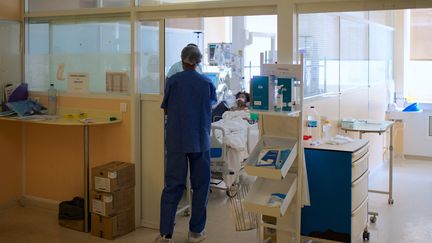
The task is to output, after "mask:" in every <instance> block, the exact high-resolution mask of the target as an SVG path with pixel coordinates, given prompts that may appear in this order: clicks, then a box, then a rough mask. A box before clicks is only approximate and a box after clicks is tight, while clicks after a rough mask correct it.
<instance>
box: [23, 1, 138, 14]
mask: <svg viewBox="0 0 432 243" xmlns="http://www.w3.org/2000/svg"><path fill="white" fill-rule="evenodd" d="M27 1H28V12H38V11H56V10H78V9H86V8H115V7H129V6H130V2H131V1H130V0H55V1H52V0H27Z"/></svg>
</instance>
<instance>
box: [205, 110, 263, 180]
mask: <svg viewBox="0 0 432 243" xmlns="http://www.w3.org/2000/svg"><path fill="white" fill-rule="evenodd" d="M248 117H249V113H247V112H245V111H227V112H225V113H224V114H223V116H222V119H221V120H219V121H217V122H214V123H212V126H217V127H221V128H223V129H224V132H225V136H224V137H223V136H222V133H221V132H220V131H219V132H218V130H216V131H215V134H212V136H215V137H216V139H218V141H219V142H220V143H223V144H225V145H226V157H225V159H226V160H225V162H226V163H227V165H228V169H229V170H230V171H234V173H235V174H234V175H227V176H226V178H224V182H225V184H226V185H228V186H230V185H232V184H233V183H234V182H235V181H236V179H237V177H238V173H239V171H240V169H241V163H242V161H243V160H245V159H246V158H247V157H248V156H249V151H251V148H250V147H251V146H255V145H251V144H250V143H249V141H252V143H253V142H255V144H256V142H257V141H258V136H259V132H258V126H257V125H251V124H249V123H248V122H247V121H246V120H244V119H243V118H248ZM212 148H213V146H212ZM252 148H253V147H252Z"/></svg>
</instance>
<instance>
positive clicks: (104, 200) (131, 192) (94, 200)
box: [90, 187, 135, 216]
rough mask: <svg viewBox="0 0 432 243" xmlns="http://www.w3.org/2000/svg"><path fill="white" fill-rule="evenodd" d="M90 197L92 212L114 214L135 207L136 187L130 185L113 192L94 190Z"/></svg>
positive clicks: (103, 214)
mask: <svg viewBox="0 0 432 243" xmlns="http://www.w3.org/2000/svg"><path fill="white" fill-rule="evenodd" d="M90 198H91V199H90V208H91V212H92V213H96V214H99V215H102V216H112V215H115V214H118V213H121V212H124V211H127V210H129V209H133V208H134V202H135V189H134V187H129V188H125V189H122V190H120V191H116V192H112V193H107V192H99V191H92V192H91V196H90Z"/></svg>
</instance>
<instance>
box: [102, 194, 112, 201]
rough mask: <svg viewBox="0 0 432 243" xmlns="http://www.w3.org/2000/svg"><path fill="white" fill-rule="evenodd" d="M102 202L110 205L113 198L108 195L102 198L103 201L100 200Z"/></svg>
mask: <svg viewBox="0 0 432 243" xmlns="http://www.w3.org/2000/svg"><path fill="white" fill-rule="evenodd" d="M102 200H103V201H104V202H106V203H110V202H112V201H113V197H112V196H111V195H109V196H103V199H102Z"/></svg>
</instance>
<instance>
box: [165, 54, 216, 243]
mask: <svg viewBox="0 0 432 243" xmlns="http://www.w3.org/2000/svg"><path fill="white" fill-rule="evenodd" d="M181 59H182V65H183V69H184V71H183V72H179V73H176V74H174V75H173V76H171V77H170V78H168V79H167V81H166V86H165V96H164V99H163V102H162V105H161V108H162V109H164V110H165V113H166V114H167V124H166V150H167V155H166V156H167V163H166V168H165V187H164V189H163V192H162V197H161V212H160V216H161V219H160V220H161V221H160V236H158V238H157V239H156V242H173V240H172V235H173V230H174V220H175V215H176V211H177V206H178V204H179V201H180V199H181V197H182V195H183V192H184V190H185V187H186V179H187V172H188V167H189V170H190V180H191V185H192V190H193V194H192V215H191V218H190V221H189V242H200V241H203V240H204V239H205V238H206V235H205V223H206V209H207V201H208V193H209V187H210V126H211V110H212V105H213V104H215V103H216V93H215V87H214V86H213V84H212V83H211V81H210V79H209V78H207V77H205V76H203V75H202V74H200V73H198V72H197V71H196V67H197V66H198V64H199V63H200V62H201V59H202V55H201V53H200V51H199V49H198V48H197V47H195V46H186V47H185V48H183V50H182V53H181Z"/></svg>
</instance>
